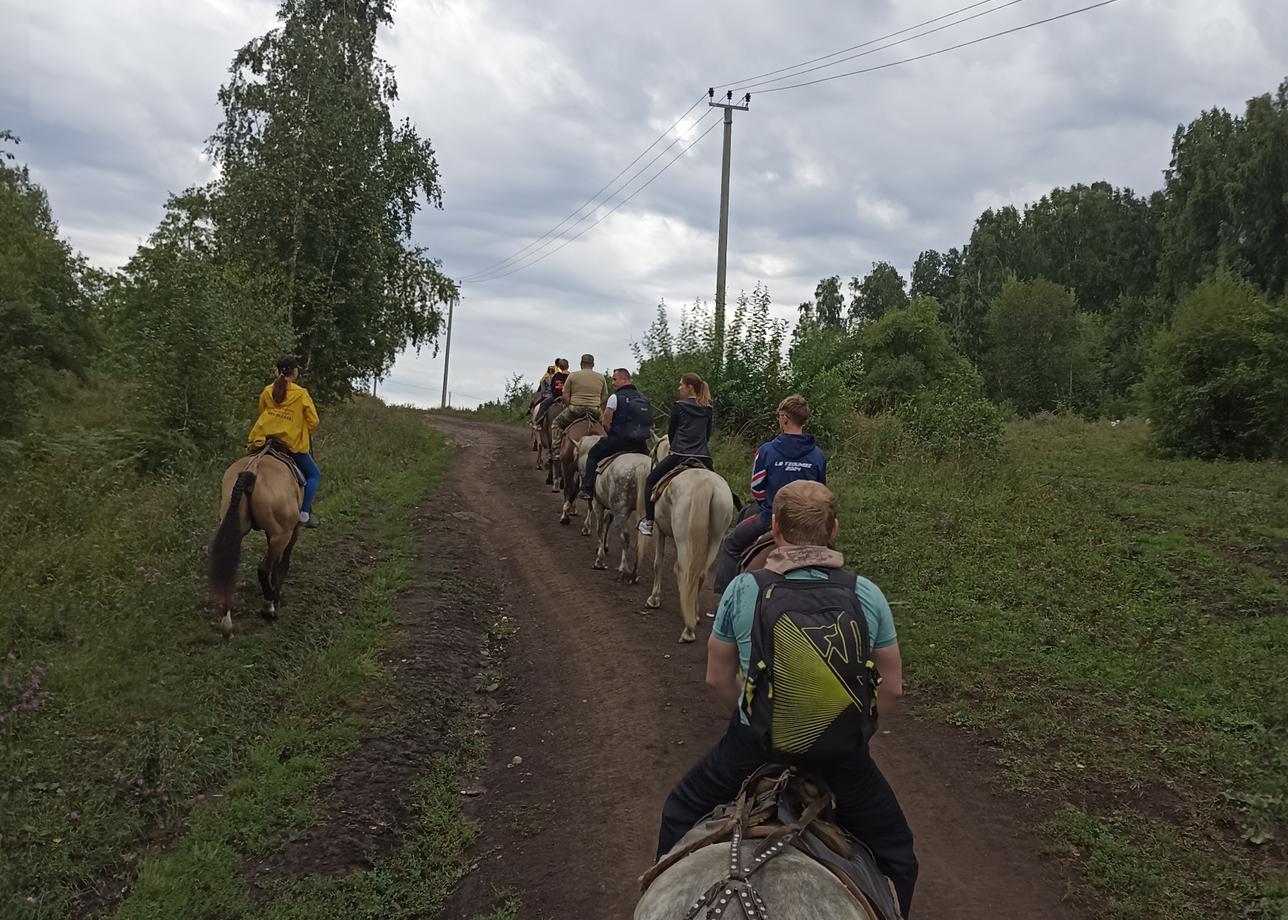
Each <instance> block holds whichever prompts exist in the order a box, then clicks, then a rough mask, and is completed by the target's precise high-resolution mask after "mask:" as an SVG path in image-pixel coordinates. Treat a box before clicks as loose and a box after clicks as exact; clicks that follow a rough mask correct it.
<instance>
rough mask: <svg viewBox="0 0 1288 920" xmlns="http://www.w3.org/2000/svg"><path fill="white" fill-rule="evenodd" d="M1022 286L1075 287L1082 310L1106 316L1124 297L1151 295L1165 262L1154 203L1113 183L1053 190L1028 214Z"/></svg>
mask: <svg viewBox="0 0 1288 920" xmlns="http://www.w3.org/2000/svg"><path fill="white" fill-rule="evenodd" d="M1023 231H1024V232H1023V236H1024V249H1023V251H1024V253H1025V256H1026V258H1025V259H1024V260H1023V264H1017V265H1014V266H1013V269H1014V270H1015V273H1016V275H1017V276H1019V277H1020V278H1021V279H1028V278H1046V279H1047V280H1049V281H1054V282H1056V283H1057V284H1061V285H1064V286H1065V287H1067V288H1071V289H1072V290H1073V291H1074V292H1075V293H1076V295H1077V298H1078V304H1079V306H1080V307H1081V308H1082V309H1083V310H1087V311H1089V312H1092V313H1106V312H1108V311H1109V309H1110V308H1111V306H1112V304H1113V302H1114V301H1115V300H1116V299H1117V298H1119V297H1121V296H1123V295H1133V296H1134V295H1143V294H1145V293H1148V292H1149V291H1151V290H1152V289H1153V287H1154V281H1155V277H1156V276H1155V266H1156V263H1157V261H1158V235H1157V221H1156V211H1155V209H1154V208H1152V207H1151V205H1150V201H1149V199H1146V198H1138V197H1136V195H1135V194H1134V193H1133V192H1132V190H1131V189H1126V188H1125V189H1117V188H1114V187H1113V186H1112V185H1110V184H1109V183H1107V182H1095V183H1093V184H1091V185H1072V186H1070V187H1069V188H1056V189H1052V190H1051V192H1050V193H1049V194H1047V195H1043V196H1042V198H1041V199H1039V200H1038V201H1036V202H1034V203H1033V204H1030V205H1028V206H1027V207H1026V208H1025V209H1024V220H1023Z"/></svg>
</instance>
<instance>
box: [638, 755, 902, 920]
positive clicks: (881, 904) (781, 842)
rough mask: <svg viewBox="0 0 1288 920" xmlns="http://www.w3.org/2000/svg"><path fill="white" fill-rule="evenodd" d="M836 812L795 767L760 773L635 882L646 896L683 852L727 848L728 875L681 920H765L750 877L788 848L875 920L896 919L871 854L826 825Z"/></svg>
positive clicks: (820, 788) (826, 793) (827, 795)
mask: <svg viewBox="0 0 1288 920" xmlns="http://www.w3.org/2000/svg"><path fill="white" fill-rule="evenodd" d="M835 808H836V800H835V798H834V797H833V796H832V793H831V791H830V790H829V789H828V788H827V787H826V786H825V785H824V784H823V783H821V782H819V781H818V780H816V779H813V778H812V777H808V776H805V775H803V774H801V773H800V772H799V771H798V770H797V769H796V768H795V767H783V766H782V765H776V764H770V765H767V766H764V767H761V768H760V769H759V770H757V771H756V772H755V773H753V774H752V775H751V776H750V777H748V778H747V781H746V782H744V783H743V785H742V789H741V790H739V792H738V798H737V799H735V800H734V801H733V802H732V803H730V804H728V805H722V806H721V807H720V808H717V809H716V810H715V811H713V812H712V813H711V814H710V815H709V816H708V817H707V819H706V821H705V822H703V824H701V825H699V826H698V828H696V829H695V830H698V831H700V832H701V833H698V834H694V833H692V832H691V833H690V834H689V835H688V836H687V837H686V838H685V839H690V838H692V839H691V842H690V843H687V844H685V845H684V846H683V847H681V848H679V849H676V850H673V851H672V852H670V853H668V854H667V855H666V856H664V857H663V858H662V859H661V860H660V861H659V862H658V863H657V865H655V866H654V867H653V868H652V869H650V870H649V871H648V872H646V873H645V874H644V875H643V876H641V878H640V890H641V892H643V891H647V890H648V888H649V886H650V885H651V884H653V882H654V881H655V880H656V879H657V878H658V876H660V875H661V874H662V873H663V872H665V871H666V870H667V869H670V868H671V867H672V866H674V865H675V864H676V863H678V862H680V860H682V859H684V858H685V857H686V856H688V855H689V854H690V853H693V852H696V851H697V850H701V849H703V848H705V847H708V846H711V845H713V844H717V843H722V842H724V841H728V842H729V845H730V858H729V874H728V875H727V876H726V877H725V878H723V879H719V880H717V881H716V882H715V883H714V884H713V885H712V886H711V887H710V888H708V889H707V891H706V893H705V894H704V895H702V896H701V897H700V898H698V900H697V901H696V902H695V903H694V904H693V906H692V907H691V908H690V909H689V911H688V913H686V914H685V915H684V917H683V920H695V918H697V917H698V916H700V915H701V916H704V917H708V918H712V920H719V918H721V917H723V916H724V913H725V911H726V910H727V909H728V907H729V905H730V904H733V903H735V902H736V903H738V904H739V905H740V906H741V908H742V913H743V916H744V917H746V918H747V920H770V918H769V912H768V908H767V907H766V905H765V902H764V900H763V899H762V898H761V896H760V895H759V894H758V893H757V891H756V889H755V887H754V886H753V884H752V877H753V876H754V875H755V873H756V871H757V870H759V869H760V867H761V866H763V865H764V864H765V863H766V862H768V861H769V860H771V859H773V858H774V857H775V856H778V855H779V854H781V853H782V852H783V851H784V850H785V849H786V848H787V847H789V846H791V847H795V848H796V849H797V850H799V851H801V852H802V853H804V854H805V855H806V856H809V857H811V858H812V859H814V860H815V861H816V862H818V863H819V864H820V865H822V866H823V867H825V868H826V869H828V871H830V872H831V873H832V874H833V875H835V876H836V877H837V879H838V880H839V881H840V882H841V884H843V885H844V886H845V887H846V889H847V890H848V891H849V892H850V894H851V895H852V896H853V897H854V898H856V899H857V900H858V901H859V902H860V903H861V904H865V905H866V906H867V907H868V909H869V910H870V912H871V913H872V915H873V916H874V917H876V918H877V920H901V917H900V914H899V909H898V907H897V906H896V905H895V901H894V896H893V894H892V892H891V890H890V883H889V881H888V880H887V879H886V878H885V876H884V875H882V874H881V871H880V870H879V869H878V868H877V866H876V861H875V859H874V858H873V856H872V853H871V851H869V850H868V849H867V847H865V846H864V845H863V844H862V843H860V842H859V841H857V840H855V839H854V838H853V837H851V836H850V835H849V834H847V833H846V832H845V831H844V830H843V829H842V828H840V827H839V826H837V825H836V824H835V823H833V821H832V820H831V819H832V817H833V815H834V813H835ZM751 840H760V841H761V843H760V844H759V846H757V847H756V848H755V850H754V851H753V852H752V853H751V854H750V859H747V854H745V853H744V851H743V843H744V842H749V841H751ZM704 909H706V913H705V914H704V913H703V910H704Z"/></svg>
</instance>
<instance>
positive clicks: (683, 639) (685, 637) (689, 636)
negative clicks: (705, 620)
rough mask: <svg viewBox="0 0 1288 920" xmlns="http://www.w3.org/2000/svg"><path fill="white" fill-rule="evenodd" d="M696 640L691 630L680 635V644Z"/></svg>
mask: <svg viewBox="0 0 1288 920" xmlns="http://www.w3.org/2000/svg"><path fill="white" fill-rule="evenodd" d="M697 638H698V637H697V636H695V635H694V634H693V630H691V629H686V630H685V631H684V632H682V633H680V643H681V644H683V643H685V642H695V641H697Z"/></svg>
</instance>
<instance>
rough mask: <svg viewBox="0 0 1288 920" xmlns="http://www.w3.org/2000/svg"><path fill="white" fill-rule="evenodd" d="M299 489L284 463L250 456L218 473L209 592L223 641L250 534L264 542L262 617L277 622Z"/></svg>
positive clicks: (228, 632)
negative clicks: (217, 609)
mask: <svg viewBox="0 0 1288 920" xmlns="http://www.w3.org/2000/svg"><path fill="white" fill-rule="evenodd" d="M303 499H304V489H303V487H302V486H301V485H300V483H299V480H298V479H297V478H296V476H295V470H293V469H291V468H290V467H288V466H287V465H286V461H284V460H280V459H278V458H277V457H274V456H271V455H265V454H255V455H254V456H250V457H243V458H242V459H240V460H238V461H236V462H235V463H233V465H232V466H230V467H228V469H227V471H225V473H224V486H223V498H222V501H221V502H220V506H219V514H220V519H221V523H220V525H219V530H218V531H217V532H216V533H215V538H214V540H212V541H211V543H210V589H211V593H212V594H213V595H214V597H215V600H216V601H217V602H218V603H219V606H220V609H222V610H223V611H224V618H223V620H222V621H221V622H220V624H219V625H220V627H221V628H222V629H223V631H224V638H228V637H230V636H231V635H232V634H233V609H232V608H233V593H234V588H235V584H236V579H237V564H238V563H239V562H240V561H241V544H242V540H243V538H245V536H246V534H248V533H250V531H251V530H262V531H264V535H265V536H266V537H268V551H267V552H266V553H265V554H264V559H263V560H262V561H261V562H260V564H259V586H260V590H261V591H263V593H264V608H263V617H264V619H266V620H272V619H275V618H276V617H277V605H278V604H279V603H281V600H282V584H283V583H284V582H285V581H286V573H287V570H288V569H290V567H291V550H292V549H294V548H295V540H296V538H297V537H298V536H299V532H300V531H299V524H300V503H301V502H302V501H303Z"/></svg>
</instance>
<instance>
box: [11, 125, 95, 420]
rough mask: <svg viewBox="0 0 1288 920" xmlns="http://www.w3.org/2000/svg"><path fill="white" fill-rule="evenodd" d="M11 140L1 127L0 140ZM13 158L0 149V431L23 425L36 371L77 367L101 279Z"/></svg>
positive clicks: (90, 336) (90, 333)
mask: <svg viewBox="0 0 1288 920" xmlns="http://www.w3.org/2000/svg"><path fill="white" fill-rule="evenodd" d="M17 142H18V139H17V138H16V137H14V136H13V135H12V134H10V133H9V132H8V131H0V143H13V144H16V143H17ZM14 160H15V157H14V155H13V153H11V152H10V151H8V150H4V149H0V435H3V434H10V433H13V432H15V431H16V430H18V429H19V428H20V427H21V426H22V423H23V421H24V418H25V416H26V415H27V413H28V412H29V411H30V409H31V405H32V401H33V397H34V395H35V393H34V391H35V389H36V384H35V381H34V380H33V377H34V376H35V375H37V374H39V373H40V372H42V371H46V370H49V369H62V370H73V371H78V372H79V371H82V370H83V369H84V360H85V357H86V355H87V353H88V352H89V350H90V346H91V345H92V344H93V342H94V339H95V336H94V330H95V324H94V304H93V301H94V297H93V292H94V291H96V290H97V289H98V288H99V286H100V285H101V282H102V278H101V275H100V273H98V272H96V271H94V270H93V269H91V268H89V266H88V265H87V264H86V263H85V260H84V258H82V257H81V256H79V255H77V254H76V253H74V252H73V251H72V249H71V247H70V246H68V245H67V243H65V242H64V241H63V240H61V239H60V238H59V236H58V224H57V223H55V222H54V218H53V214H52V213H51V211H50V209H49V199H48V198H47V197H46V195H45V190H44V189H43V188H41V187H40V186H39V185H37V184H36V183H35V182H33V181H32V180H31V175H30V173H29V172H28V170H27V167H26V166H12V165H10V163H12V162H13V161H14Z"/></svg>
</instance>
